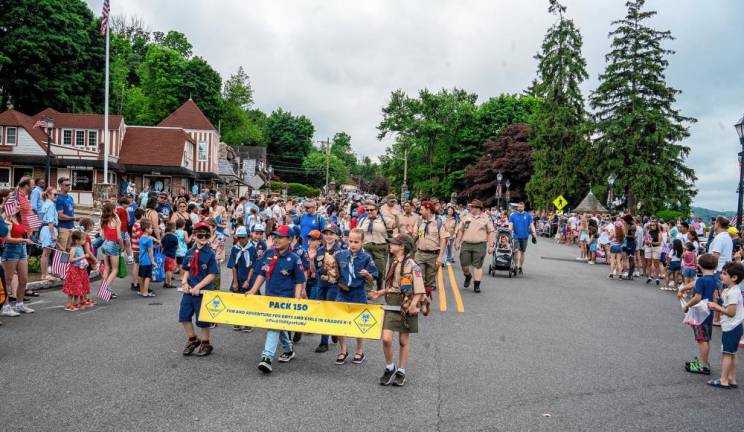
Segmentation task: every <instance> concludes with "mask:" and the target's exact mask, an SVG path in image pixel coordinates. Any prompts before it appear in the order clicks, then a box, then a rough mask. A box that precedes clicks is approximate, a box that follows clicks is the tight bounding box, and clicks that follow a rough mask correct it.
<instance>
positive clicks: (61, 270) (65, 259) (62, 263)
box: [52, 249, 70, 279]
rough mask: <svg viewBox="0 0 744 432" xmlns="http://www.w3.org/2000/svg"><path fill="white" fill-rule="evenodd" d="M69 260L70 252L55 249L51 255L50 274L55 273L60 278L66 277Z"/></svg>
mask: <svg viewBox="0 0 744 432" xmlns="http://www.w3.org/2000/svg"><path fill="white" fill-rule="evenodd" d="M69 260H70V254H68V253H67V252H64V251H61V250H56V249H55V250H54V256H53V257H52V274H56V275H57V276H59V277H61V278H62V279H64V278H65V277H67V269H68V268H69V267H70V264H69Z"/></svg>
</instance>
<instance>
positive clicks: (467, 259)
mask: <svg viewBox="0 0 744 432" xmlns="http://www.w3.org/2000/svg"><path fill="white" fill-rule="evenodd" d="M485 258H486V242H481V243H468V242H462V247H461V248H460V265H462V266H463V267H467V266H473V267H475V268H477V269H479V268H481V267H483V260H484V259H485Z"/></svg>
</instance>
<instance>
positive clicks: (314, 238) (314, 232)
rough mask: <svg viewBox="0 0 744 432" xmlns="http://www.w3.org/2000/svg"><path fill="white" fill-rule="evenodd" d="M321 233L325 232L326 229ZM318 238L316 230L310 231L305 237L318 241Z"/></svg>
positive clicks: (318, 233) (318, 234)
mask: <svg viewBox="0 0 744 432" xmlns="http://www.w3.org/2000/svg"><path fill="white" fill-rule="evenodd" d="M323 231H327V229H326V230H323ZM320 237H321V235H320V231H318V230H312V231H310V232H309V233H308V235H307V238H308V239H310V240H320Z"/></svg>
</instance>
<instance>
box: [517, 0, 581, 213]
mask: <svg viewBox="0 0 744 432" xmlns="http://www.w3.org/2000/svg"><path fill="white" fill-rule="evenodd" d="M548 11H549V12H550V13H553V14H556V15H557V16H558V22H557V23H555V24H554V25H553V26H551V27H550V28H549V29H548V32H547V34H546V35H545V39H544V40H543V44H542V51H541V52H540V53H538V54H537V55H536V56H535V58H536V59H537V61H538V66H537V78H536V79H535V81H534V82H533V83H532V86H531V88H530V89H529V90H528V93H529V94H531V95H533V96H537V97H540V98H541V99H543V101H544V102H543V106H542V108H541V109H540V110H539V111H538V113H537V115H535V117H534V119H533V125H532V131H533V135H532V139H531V141H530V142H531V144H532V155H533V169H534V173H533V175H532V178H531V179H530V181H529V183H527V187H526V189H527V194H528V196H529V199H530V203H531V206H532V207H533V208H543V209H544V208H548V206H549V205H550V203H551V202H552V200H553V199H554V198H555V197H556V196H558V195H561V194H563V195H564V196H565V197H566V198H567V199H568V201H569V203H577V202H578V200H579V199H581V197H582V196H583V194H584V193H585V192H586V191H587V189H588V187H589V179H590V170H591V168H592V161H593V152H592V149H591V145H590V142H589V140H588V122H587V113H586V110H585V108H584V98H583V96H582V94H581V90H580V88H579V86H580V85H581V83H582V82H583V81H584V80H585V79H586V78H587V77H588V75H587V73H586V60H585V59H584V57H583V55H582V53H581V47H582V38H581V33H580V32H579V29H578V28H577V27H576V26H575V25H574V22H573V20H571V19H568V18H567V17H566V16H565V15H564V13H565V11H566V8H565V6H563V5H561V4H560V3H558V1H557V0H550V7H549V8H548Z"/></svg>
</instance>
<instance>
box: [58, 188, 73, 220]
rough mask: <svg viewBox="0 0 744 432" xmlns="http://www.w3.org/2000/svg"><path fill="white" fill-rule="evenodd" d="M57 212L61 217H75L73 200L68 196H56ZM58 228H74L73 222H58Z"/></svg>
mask: <svg viewBox="0 0 744 432" xmlns="http://www.w3.org/2000/svg"><path fill="white" fill-rule="evenodd" d="M55 204H56V206H57V211H61V212H62V214H63V215H65V216H70V217H73V216H75V199H74V198H72V197H71V196H70V195H63V194H61V193H59V194H57V200H56V201H55ZM59 227H60V228H64V229H73V228H75V221H74V220H66V221H62V220H61V221H59Z"/></svg>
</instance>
